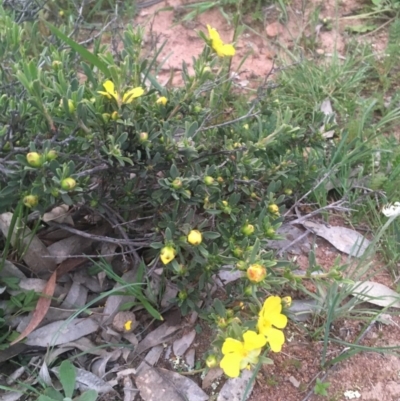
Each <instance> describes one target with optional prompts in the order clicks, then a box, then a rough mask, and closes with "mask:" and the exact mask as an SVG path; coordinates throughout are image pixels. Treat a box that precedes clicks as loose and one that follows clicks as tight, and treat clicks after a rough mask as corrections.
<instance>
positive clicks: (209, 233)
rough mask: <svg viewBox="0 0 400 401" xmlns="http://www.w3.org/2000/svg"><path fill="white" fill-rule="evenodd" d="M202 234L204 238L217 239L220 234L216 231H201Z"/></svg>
mask: <svg viewBox="0 0 400 401" xmlns="http://www.w3.org/2000/svg"><path fill="white" fill-rule="evenodd" d="M202 235H203V237H204V238H206V239H217V238H219V237H220V236H221V234H220V233H216V232H214V231H204V232H202Z"/></svg>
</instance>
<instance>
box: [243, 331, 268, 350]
mask: <svg viewBox="0 0 400 401" xmlns="http://www.w3.org/2000/svg"><path fill="white" fill-rule="evenodd" d="M243 340H244V349H245V350H246V351H252V350H255V349H258V348H261V347H263V346H264V345H265V344H266V343H267V339H266V338H265V337H264V336H263V335H261V334H257V333H256V332H255V331H251V330H248V331H246V333H244V334H243Z"/></svg>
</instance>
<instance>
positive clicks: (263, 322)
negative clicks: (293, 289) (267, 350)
mask: <svg viewBox="0 0 400 401" xmlns="http://www.w3.org/2000/svg"><path fill="white" fill-rule="evenodd" d="M281 312H282V300H281V298H280V297H277V296H271V297H268V298H267V299H266V300H265V302H264V305H263V307H262V309H261V311H260V314H259V319H258V325H257V327H258V331H259V333H260V334H262V335H263V336H265V338H266V340H267V342H268V343H269V345H270V347H271V350H272V351H274V352H280V351H281V349H282V345H283V343H284V342H285V336H284V334H283V332H282V331H281V330H278V329H284V328H285V327H286V325H287V317H286V316H285V315H283V314H282V313H281ZM274 326H275V327H274Z"/></svg>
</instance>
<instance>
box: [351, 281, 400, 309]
mask: <svg viewBox="0 0 400 401" xmlns="http://www.w3.org/2000/svg"><path fill="white" fill-rule="evenodd" d="M351 294H352V295H353V296H354V297H356V298H358V299H360V300H361V301H364V302H368V303H370V304H373V305H378V306H382V307H384V308H385V307H391V308H400V294H398V293H397V292H396V291H393V290H392V289H390V288H389V287H386V285H383V284H380V283H375V282H374V281H363V282H361V281H357V282H355V283H354V286H353V289H352V290H351Z"/></svg>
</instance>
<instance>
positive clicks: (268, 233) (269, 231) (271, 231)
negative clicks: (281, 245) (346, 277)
mask: <svg viewBox="0 0 400 401" xmlns="http://www.w3.org/2000/svg"><path fill="white" fill-rule="evenodd" d="M265 235H266V236H267V237H268V238H273V237H274V235H275V230H274V229H273V228H272V227H270V228H268V229H267V230H266V231H265Z"/></svg>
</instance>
